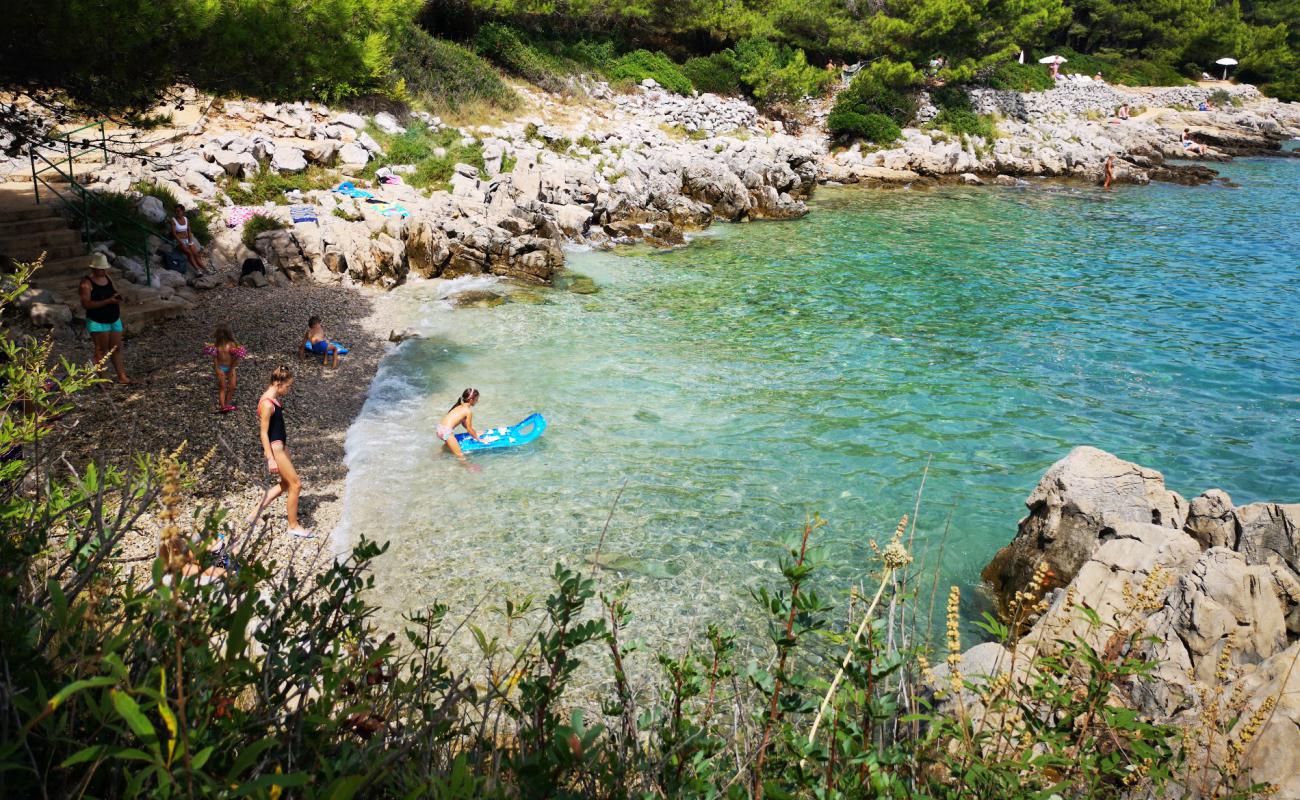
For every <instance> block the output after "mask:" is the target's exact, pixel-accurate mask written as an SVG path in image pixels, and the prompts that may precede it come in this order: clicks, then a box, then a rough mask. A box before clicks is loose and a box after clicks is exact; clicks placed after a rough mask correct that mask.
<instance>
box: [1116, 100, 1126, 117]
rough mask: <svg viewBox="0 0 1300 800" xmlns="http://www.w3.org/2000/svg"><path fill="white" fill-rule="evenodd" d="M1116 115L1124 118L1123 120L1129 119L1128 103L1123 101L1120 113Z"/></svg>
mask: <svg viewBox="0 0 1300 800" xmlns="http://www.w3.org/2000/svg"><path fill="white" fill-rule="evenodd" d="M1116 116H1117V117H1119V118H1120V119H1122V120H1127V119H1128V103H1123V104H1121V105H1120V107H1119V113H1118V114H1116Z"/></svg>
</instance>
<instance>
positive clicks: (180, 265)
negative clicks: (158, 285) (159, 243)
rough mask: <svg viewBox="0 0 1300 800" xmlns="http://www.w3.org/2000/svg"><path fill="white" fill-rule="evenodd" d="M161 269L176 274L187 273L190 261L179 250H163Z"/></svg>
mask: <svg viewBox="0 0 1300 800" xmlns="http://www.w3.org/2000/svg"><path fill="white" fill-rule="evenodd" d="M160 255H162V263H163V269H170V270H175V271H176V272H181V273H184V272H188V271H189V268H190V260H189V259H188V258H186V257H185V254H184V253H182V252H180V251H179V250H163V251H162V253H161V254H160Z"/></svg>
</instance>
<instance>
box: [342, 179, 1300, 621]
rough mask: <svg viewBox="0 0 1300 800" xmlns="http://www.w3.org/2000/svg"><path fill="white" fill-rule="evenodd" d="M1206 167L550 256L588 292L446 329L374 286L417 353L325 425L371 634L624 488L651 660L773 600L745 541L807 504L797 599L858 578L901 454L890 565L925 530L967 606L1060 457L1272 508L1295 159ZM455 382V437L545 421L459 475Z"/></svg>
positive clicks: (417, 296)
mask: <svg viewBox="0 0 1300 800" xmlns="http://www.w3.org/2000/svg"><path fill="white" fill-rule="evenodd" d="M1225 175H1227V176H1228V177H1230V178H1231V179H1232V180H1233V181H1235V182H1236V183H1237V184H1238V187H1237V188H1232V187H1227V186H1207V187H1195V188H1188V187H1181V186H1169V185H1153V186H1150V187H1145V188H1137V187H1124V188H1120V189H1117V190H1114V191H1110V192H1102V191H1100V190H1094V189H1079V188H1063V187H1060V186H1053V185H1049V184H1039V185H1035V186H1032V187H1030V188H1023V189H967V188H955V187H954V188H944V189H937V190H928V191H902V190H895V191H875V190H865V189H824V190H822V191H821V192H819V194H818V196H817V199H816V202H815V203H814V211H813V213H812V214H811V215H810V216H809V217H807V218H806V219H804V220H801V221H797V222H786V223H758V224H748V225H738V226H719V227H717V228H715V229H713V230H712V231H710V232H708V233H707V234H705V235H703V236H701V237H699V238H697V239H696V240H695V241H694V242H693V243H692V244H691V245H690V246H689V247H687V248H684V249H679V250H675V251H672V252H668V253H651V252H649V251H646V250H637V249H632V250H627V251H621V252H618V253H576V254H573V256H572V257H571V259H570V267H571V268H572V269H573V270H574V271H576V272H580V273H582V274H585V275H589V276H591V277H592V278H594V279H595V281H596V283H597V285H598V286H599V287H600V292H599V293H598V294H595V295H579V294H573V293H568V292H563V291H553V290H552V291H546V292H543V293H541V295H540V297H539V296H537V295H536V293H533V292H528V293H524V294H521V295H520V297H519V299H520V300H525V301H529V300H531V301H534V302H513V303H509V304H507V305H504V306H501V307H498V308H492V309H459V310H452V309H450V307H449V306H448V305H447V303H445V302H444V301H443V300H442V299H440V298H441V297H443V296H445V295H446V293H447V292H448V290H449V289H448V287H447V286H446V285H443V284H440V283H438V282H432V283H426V284H422V285H416V286H411V287H407V288H404V289H402V290H399V291H400V292H401V293H402V294H401V296H400V303H401V304H402V306H403V309H402V311H401V313H402V314H404V315H406V317H407V319H405V320H395V321H394V327H397V326H398V324H403V323H409V324H410V325H412V326H413V327H415V328H417V329H419V330H421V331H422V332H423V334H424V336H425V338H424V339H421V340H418V341H411V342H407V343H405V344H403V345H401V347H400V348H398V349H396V351H395V352H394V354H393V355H392V356H390V357H389V359H388V360H387V361H386V362H385V363H384V365H383V367H382V368H381V371H380V375H379V377H378V378H377V380H376V383H375V386H374V388H373V390H372V394H371V397H370V399H369V401H368V402H367V404H366V408H365V411H364V412H363V414H362V416H361V417H360V419H358V421H357V422H356V423H355V424H354V426H353V427H352V429H351V430H350V431H349V434H348V443H347V444H348V459H349V462H348V463H349V469H350V472H349V478H348V486H347V500H346V512H345V524H346V530H347V534H348V536H350V537H353V538H355V537H356V536H358V535H360V534H363V533H364V534H366V535H368V536H370V537H372V538H379V539H387V540H390V541H391V542H392V547H391V549H390V551H389V552H388V553H387V554H386V555H385V556H384V557H383V558H382V559H381V561H380V563H379V565H378V570H377V580H378V583H379V591H378V592H377V594H376V596H377V597H378V598H380V599H381V600H382V602H383V603H384V605H385V607H386V608H387V609H389V611H390V613H392V614H396V613H398V612H401V611H404V610H409V609H412V608H416V607H419V606H422V605H425V604H427V603H429V602H431V601H432V600H434V599H435V598H436V599H439V600H442V601H445V602H450V603H452V604H453V606H458V607H463V608H466V609H468V607H469V606H470V605H471V604H472V603H473V602H475V601H477V600H478V599H479V598H480V597H481V596H482V595H484V594H494V595H497V594H503V593H512V594H522V593H526V592H536V591H544V590H545V588H546V586H547V576H548V575H549V572H550V568H551V565H552V564H553V563H554V562H556V561H564V562H567V563H569V564H573V565H581V564H583V562H584V559H586V558H587V557H588V556H589V555H590V554H591V553H592V552H593V551H594V550H595V548H596V545H597V541H598V539H599V537H600V533H601V528H602V525H603V524H604V522H605V519H606V516H607V515H608V514H609V511H610V508H611V505H612V503H613V501H614V498H615V495H616V494H617V493H618V491H619V488H620V486H622V485H623V483H624V481H626V482H627V486H626V490H625V491H624V492H623V494H622V497H621V499H620V501H619V503H618V505H617V507H616V508H615V510H614V512H613V516H612V520H611V523H610V526H609V533H608V537H607V540H606V543H605V545H604V552H605V554H606V556H607V558H608V559H609V560H611V561H613V562H614V563H616V564H618V565H619V566H620V567H621V568H622V570H623V571H622V572H621V573H620V575H622V576H623V577H626V578H627V579H629V580H630V581H631V591H632V597H633V607H634V608H636V609H637V610H638V612H639V614H638V620H637V623H636V624H637V631H636V632H637V633H639V634H641V635H644V636H647V637H649V638H650V639H652V640H663V639H672V638H674V637H678V636H682V635H685V634H689V633H690V632H691V631H696V630H699V629H700V628H702V626H703V624H704V623H705V622H706V621H710V620H720V621H723V622H736V621H738V620H740V619H743V618H744V614H745V613H746V612H745V609H748V608H749V607H750V606H751V605H752V601H751V600H749V599H748V595H747V593H746V587H748V586H753V585H757V584H759V583H774V582H776V581H777V580H778V578H777V576H776V574H775V571H774V570H775V566H774V556H775V553H776V550H775V548H774V547H773V546H772V544H771V542H772V540H774V539H778V538H781V537H783V536H785V535H787V534H790V533H792V532H794V531H795V530H797V529H798V528H799V526H800V525H801V524H802V523H803V521H804V520H805V519H806V518H808V517H809V516H810V515H813V514H820V515H821V516H823V517H825V518H826V519H827V520H828V524H827V526H826V527H825V528H824V529H822V530H821V531H819V533H818V534H817V536H818V537H819V540H820V541H821V542H822V543H823V544H825V545H827V547H828V551H829V554H830V556H831V560H830V564H829V566H828V568H827V570H826V572H825V573H824V575H823V580H824V584H825V586H826V587H827V588H828V589H830V590H831V591H832V592H834V591H836V590H841V591H842V590H843V589H845V588H846V587H847V586H848V585H850V584H851V583H853V582H856V581H859V580H862V579H863V578H864V577H865V573H866V570H867V566H866V563H867V560H868V558H869V555H870V552H869V550H867V548H866V540H867V539H868V538H877V539H879V540H881V541H882V542H883V541H884V540H885V539H887V537H888V535H889V533H890V532H892V530H893V528H894V525H895V523H896V522H897V520H898V518H899V517H900V516H901V515H902V514H904V513H911V511H912V508H913V504H914V502H915V495H916V492H917V489H918V487H919V485H920V483H921V478H922V473H923V471H924V470H925V469H926V465H927V463H928V464H929V474H928V478H927V480H926V485H925V492H924V499H923V502H922V507H921V513H920V518H919V526H918V529H917V543H916V547H915V549H916V551H917V554H918V556H919V555H920V554H922V553H925V554H926V559H927V563H929V564H933V563H935V562H936V560H937V558H938V543H939V541H940V539H941V538H942V537H943V531H944V528H945V521H946V520H947V519H948V517H949V514H950V512H951V528H950V530H949V531H948V534H947V539H946V544H945V545H944V548H943V559H942V565H941V584H940V585H944V584H947V583H956V584H959V585H962V586H964V587H968V588H969V587H973V586H975V585H976V584H977V583H978V576H979V571H980V569H981V568H982V567H983V566H984V564H985V563H987V561H988V559H989V557H990V556H991V555H992V554H993V552H994V551H995V550H996V549H997V548H998V547H999V546H1001V545H1003V544H1005V543H1006V542H1007V541H1008V540H1010V538H1011V536H1012V535H1013V534H1014V533H1015V526H1016V521H1017V520H1018V519H1019V517H1020V516H1022V514H1023V511H1024V506H1023V501H1024V498H1025V496H1026V495H1027V494H1028V493H1029V491H1030V490H1031V489H1032V488H1033V486H1034V484H1035V483H1036V482H1037V480H1038V478H1039V477H1040V476H1041V474H1042V473H1043V471H1044V470H1045V469H1046V468H1047V467H1048V466H1049V465H1050V464H1051V463H1052V462H1054V461H1055V460H1057V459H1059V458H1060V457H1062V456H1064V455H1065V454H1066V453H1067V452H1068V451H1069V450H1070V448H1071V447H1073V446H1075V445H1079V444H1092V445H1095V446H1098V447H1101V448H1104V449H1107V450H1110V451H1112V452H1114V453H1116V454H1118V455H1120V456H1122V457H1124V458H1127V459H1131V460H1134V461H1137V462H1139V463H1142V464H1144V465H1147V466H1150V467H1154V468H1156V469H1159V470H1161V471H1162V472H1163V473H1164V474H1165V476H1166V479H1167V481H1168V482H1169V484H1170V486H1171V487H1172V488H1174V489H1176V490H1178V491H1180V492H1182V493H1183V494H1184V495H1186V496H1188V497H1191V496H1194V495H1195V494H1197V493H1199V492H1200V491H1202V490H1204V489H1206V488H1209V487H1212V486H1215V487H1221V488H1223V489H1225V490H1227V491H1228V492H1229V493H1230V494H1231V495H1232V497H1233V498H1234V500H1236V501H1237V502H1239V503H1244V502H1249V501H1253V500H1262V499H1268V500H1279V501H1296V500H1300V485H1297V480H1296V478H1297V466H1298V465H1300V422H1298V419H1300V376H1298V374H1297V368H1298V367H1300V326H1298V324H1297V320H1298V319H1300V293H1298V292H1297V290H1298V289H1300V210H1297V193H1296V191H1295V187H1296V181H1297V179H1298V178H1300V160H1291V161H1287V160H1258V161H1244V162H1239V163H1236V164H1233V165H1230V166H1228V167H1227V168H1226V169H1225ZM538 300H540V301H541V302H540V303H538V302H536V301H538ZM466 386H474V387H477V388H478V389H480V391H481V392H482V401H481V402H480V404H479V407H478V411H477V412H476V417H477V420H476V421H477V422H478V424H479V426H480V427H484V426H489V425H495V424H506V423H512V422H515V421H517V420H519V419H522V418H523V417H524V416H526V415H527V414H528V413H530V412H532V411H541V412H542V413H544V414H545V415H546V416H547V418H548V420H549V422H550V429H549V430H548V431H547V433H546V435H545V436H544V437H543V439H542V440H541V441H540V442H539V443H537V444H535V445H533V446H530V447H528V448H526V449H521V450H518V451H511V452H504V453H497V454H487V455H483V456H481V457H479V458H478V459H476V460H477V462H478V463H479V464H480V465H481V466H482V468H483V469H482V472H480V473H477V474H470V473H467V472H466V471H465V470H464V469H462V468H460V467H459V466H457V465H456V464H455V462H454V461H453V460H452V459H450V458H449V457H446V456H443V455H442V454H440V452H439V449H438V447H437V445H438V444H439V443H438V442H437V440H436V439H434V438H433V433H432V429H433V426H434V423H435V422H436V421H437V419H438V417H439V416H440V415H441V414H442V413H443V412H445V411H446V410H447V408H448V407H449V406H450V405H451V404H452V402H453V401H454V400H455V398H456V396H457V395H458V393H459V392H460V390H461V389H463V388H464V387H466ZM608 576H609V573H607V578H606V579H607V580H610V579H611V578H610V577H608ZM840 596H841V597H842V595H840ZM966 596H967V598H968V601H967V602H968V604H969V607H968V609H967V610H968V612H973V611H975V610H977V609H978V607H979V605H980V603H981V602H982V601H981V600H980V598H979V595H978V593H977V592H967V595H966Z"/></svg>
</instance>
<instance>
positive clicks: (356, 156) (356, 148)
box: [339, 142, 370, 169]
mask: <svg viewBox="0 0 1300 800" xmlns="http://www.w3.org/2000/svg"><path fill="white" fill-rule="evenodd" d="M369 162H370V153H369V152H367V150H366V148H364V147H362V146H361V145H359V144H357V143H356V142H348V143H347V144H345V145H343V146H342V147H340V148H339V166H340V167H342V168H344V169H360V168H361V167H364V166H365V165H366V164H368V163H369Z"/></svg>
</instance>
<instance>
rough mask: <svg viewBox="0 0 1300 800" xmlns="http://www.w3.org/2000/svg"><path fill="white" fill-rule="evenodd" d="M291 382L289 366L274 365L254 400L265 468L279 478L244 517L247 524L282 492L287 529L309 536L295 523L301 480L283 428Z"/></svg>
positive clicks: (308, 532)
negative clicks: (290, 457)
mask: <svg viewBox="0 0 1300 800" xmlns="http://www.w3.org/2000/svg"><path fill="white" fill-rule="evenodd" d="M292 386H293V373H291V372H289V368H288V367H284V366H280V367H276V368H275V370H274V371H273V372H272V373H271V383H270V385H269V386H267V387H266V391H264V392H262V396H261V397H260V398H259V399H258V401H257V422H258V430H259V431H260V433H261V439H262V454H263V455H264V456H265V457H266V469H267V471H268V472H270V473H271V474H272V475H279V477H280V482H279V483H278V484H276V485H275V486H272V487H271V488H269V489H267V490H266V495H265V496H264V497H263V498H262V502H261V503H260V504H258V507H257V511H256V512H254V513H253V514H252V515H250V516H249V517H248V518H246V519H245V520H244V522H245V523H246V524H248V525H252V524H254V523H255V522H257V518H258V517H259V516H260V515H261V514H262V512H263V511H264V510H266V508H267V506H269V505H271V503H273V502H275V500H276V498H278V497H279V496H280V495H282V494H283V495H285V497H286V500H287V505H288V509H287V510H288V512H289V514H288V516H289V533H291V534H292V535H294V536H301V537H304V538H310V537H311V536H312V535H313V534H312V532H311V531H309V530H306V529H305V528H303V527H302V526H300V525H299V524H298V495H299V494H300V493H301V492H302V481H300V480H298V471H297V470H296V469H294V467H293V462H292V461H290V460H289V446H288V444H289V442H288V440H289V436H288V433H287V432H286V431H285V428H284V401H283V400H282V399H281V398H283V397H284V396H285V395H287V394H289V388H290V387H292Z"/></svg>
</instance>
